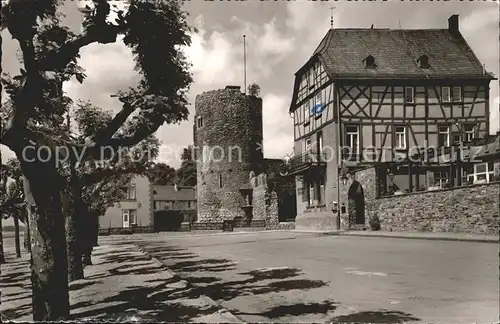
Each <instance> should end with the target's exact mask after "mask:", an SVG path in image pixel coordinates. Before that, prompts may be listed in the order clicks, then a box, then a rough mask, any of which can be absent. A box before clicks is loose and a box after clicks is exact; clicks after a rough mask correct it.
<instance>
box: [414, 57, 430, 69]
mask: <svg viewBox="0 0 500 324" xmlns="http://www.w3.org/2000/svg"><path fill="white" fill-rule="evenodd" d="M417 61H418V62H419V63H420V67H421V68H430V67H431V66H430V65H429V57H428V56H427V55H422V56H420V57H419V58H418V60H417Z"/></svg>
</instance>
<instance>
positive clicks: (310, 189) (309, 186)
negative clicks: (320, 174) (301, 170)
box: [307, 181, 314, 206]
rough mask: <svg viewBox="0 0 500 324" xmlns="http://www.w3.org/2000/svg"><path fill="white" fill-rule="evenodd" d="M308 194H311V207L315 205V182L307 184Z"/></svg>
mask: <svg viewBox="0 0 500 324" xmlns="http://www.w3.org/2000/svg"><path fill="white" fill-rule="evenodd" d="M307 187H308V192H309V202H308V203H309V206H312V205H313V204H314V182H312V181H310V182H308V183H307Z"/></svg>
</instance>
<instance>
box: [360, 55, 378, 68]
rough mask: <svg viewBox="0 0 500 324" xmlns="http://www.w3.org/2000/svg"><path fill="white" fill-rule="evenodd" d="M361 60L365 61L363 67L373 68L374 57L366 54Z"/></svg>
mask: <svg viewBox="0 0 500 324" xmlns="http://www.w3.org/2000/svg"><path fill="white" fill-rule="evenodd" d="M363 62H364V63H365V68H367V69H373V68H375V66H376V65H375V58H374V57H373V56H371V55H368V56H367V57H366V58H365V59H364V60H363Z"/></svg>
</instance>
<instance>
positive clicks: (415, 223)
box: [372, 182, 500, 235]
mask: <svg viewBox="0 0 500 324" xmlns="http://www.w3.org/2000/svg"><path fill="white" fill-rule="evenodd" d="M499 198H500V183H498V182H497V183H489V184H483V185H471V186H467V187H461V188H455V189H442V190H436V191H430V192H416V193H411V194H407V195H401V196H394V197H389V198H381V199H377V203H376V204H374V206H373V207H372V208H373V209H372V214H373V215H377V216H378V217H379V219H380V223H381V227H382V230H386V231H391V230H392V231H426V232H461V233H474V234H492V235H493V234H494V235H497V234H498V231H499V229H500V226H499V224H500V222H499V220H500V217H499V216H500V215H499V213H500V212H499V210H500V205H499Z"/></svg>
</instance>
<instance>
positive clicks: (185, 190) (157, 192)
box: [153, 185, 196, 201]
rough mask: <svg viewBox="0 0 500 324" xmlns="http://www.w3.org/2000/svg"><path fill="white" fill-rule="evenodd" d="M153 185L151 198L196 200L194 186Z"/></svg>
mask: <svg viewBox="0 0 500 324" xmlns="http://www.w3.org/2000/svg"><path fill="white" fill-rule="evenodd" d="M177 189H178V190H177V191H176V190H175V186H159V185H153V200H175V201H180V200H196V188H195V187H177Z"/></svg>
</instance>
